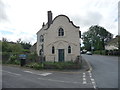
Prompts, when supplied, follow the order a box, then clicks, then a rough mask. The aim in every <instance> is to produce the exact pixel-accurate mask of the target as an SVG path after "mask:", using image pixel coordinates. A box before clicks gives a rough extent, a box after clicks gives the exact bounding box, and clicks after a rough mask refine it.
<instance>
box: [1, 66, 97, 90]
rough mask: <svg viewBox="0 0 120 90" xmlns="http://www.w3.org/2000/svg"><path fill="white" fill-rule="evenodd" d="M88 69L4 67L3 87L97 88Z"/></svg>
mask: <svg viewBox="0 0 120 90" xmlns="http://www.w3.org/2000/svg"><path fill="white" fill-rule="evenodd" d="M91 75H92V73H91V72H88V71H79V70H78V71H50V70H47V71H45V70H38V71H37V70H31V69H25V68H21V67H13V66H3V67H2V79H3V80H2V88H96V86H95V80H94V78H93V77H91Z"/></svg>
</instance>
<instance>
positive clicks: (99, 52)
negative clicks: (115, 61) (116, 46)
mask: <svg viewBox="0 0 120 90" xmlns="http://www.w3.org/2000/svg"><path fill="white" fill-rule="evenodd" d="M94 54H100V55H106V51H105V50H97V51H94Z"/></svg>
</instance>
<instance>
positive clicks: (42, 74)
mask: <svg viewBox="0 0 120 90" xmlns="http://www.w3.org/2000/svg"><path fill="white" fill-rule="evenodd" d="M24 72H27V73H31V74H36V75H40V76H47V75H50V74H52V73H45V72H44V73H41V74H37V73H34V72H31V71H24Z"/></svg>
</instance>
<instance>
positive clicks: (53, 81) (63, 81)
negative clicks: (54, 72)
mask: <svg viewBox="0 0 120 90" xmlns="http://www.w3.org/2000/svg"><path fill="white" fill-rule="evenodd" d="M38 79H40V80H47V81H53V82H62V83H74V84H80V83H81V82H71V81H62V80H55V79H45V78H38Z"/></svg>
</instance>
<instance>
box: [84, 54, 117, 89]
mask: <svg viewBox="0 0 120 90" xmlns="http://www.w3.org/2000/svg"><path fill="white" fill-rule="evenodd" d="M82 57H83V58H85V60H86V61H88V62H89V64H90V65H91V66H92V74H93V78H94V79H95V81H96V84H97V87H98V88H112V89H114V88H118V79H119V78H118V57H117V56H103V55H85V54H83V55H82Z"/></svg>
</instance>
